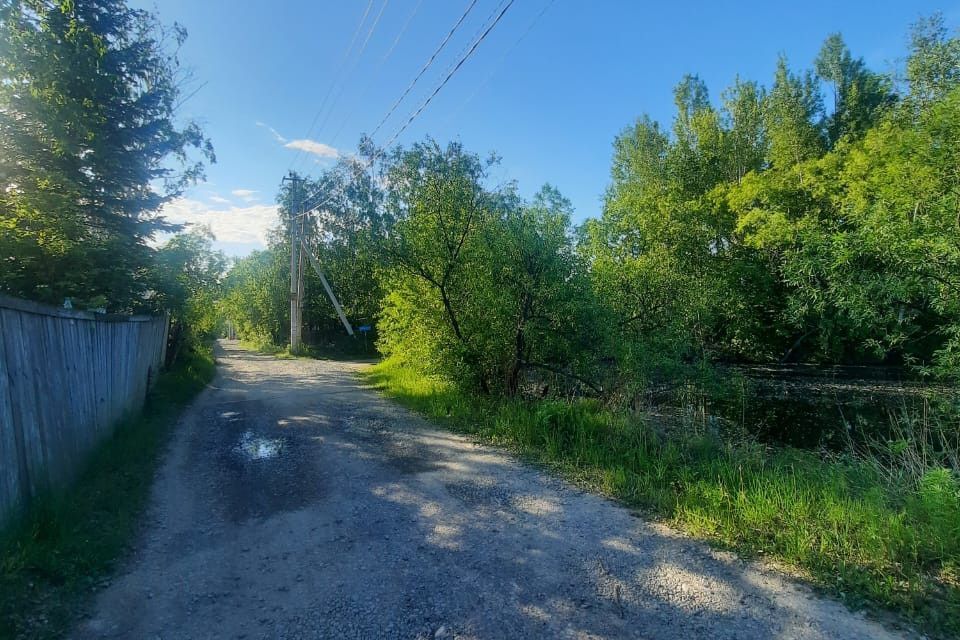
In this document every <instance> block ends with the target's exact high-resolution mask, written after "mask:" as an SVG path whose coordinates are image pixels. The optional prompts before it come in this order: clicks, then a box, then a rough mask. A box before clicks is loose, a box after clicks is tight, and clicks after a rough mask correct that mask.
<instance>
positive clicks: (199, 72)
mask: <svg viewBox="0 0 960 640" xmlns="http://www.w3.org/2000/svg"><path fill="white" fill-rule="evenodd" d="M468 2H469V0H455V1H454V0H372V2H370V1H368V0H342V1H339V2H332V1H322V2H317V1H310V0H296V1H290V2H283V3H279V2H265V1H259V0H258V1H256V2H253V1H245V2H227V1H225V0H205V1H203V2H198V1H197V0H156V1H150V2H139V0H137V2H135V4H139V5H140V6H144V7H146V8H151V9H154V10H155V11H156V12H157V13H158V14H159V15H160V18H161V20H162V21H163V22H165V23H171V22H174V21H176V22H178V23H180V24H182V25H183V26H185V27H186V29H187V31H188V33H189V38H188V40H187V42H186V44H185V45H184V47H183V49H182V51H181V59H182V61H183V62H184V63H185V64H186V65H187V66H188V67H189V68H190V69H191V70H192V72H193V75H194V77H195V79H194V80H193V83H192V87H193V88H194V89H198V90H197V92H196V94H195V95H193V96H192V97H191V98H190V99H189V100H188V101H187V102H186V104H185V105H184V106H183V107H182V113H181V115H182V116H183V117H185V118H193V119H196V120H198V121H199V122H200V123H201V124H202V125H203V126H204V129H205V131H206V132H207V134H208V135H209V136H210V137H211V138H212V140H213V144H214V146H215V148H216V153H217V159H218V161H217V164H215V165H213V166H211V167H210V168H209V169H208V171H207V177H208V182H207V183H205V184H202V185H198V186H197V187H195V188H193V189H191V190H190V191H189V192H188V193H187V194H185V197H184V198H183V199H181V200H179V201H177V202H174V203H172V204H171V205H169V206H168V209H167V211H166V213H167V214H168V216H169V217H170V218H171V219H174V220H178V221H190V222H205V223H208V224H210V225H211V226H212V228H213V230H214V233H215V234H216V236H217V238H218V242H217V246H218V247H219V248H222V249H224V250H225V251H227V252H228V253H231V254H235V255H239V254H244V253H247V252H249V251H251V250H252V249H256V248H261V247H262V246H263V241H264V237H265V231H266V229H267V228H268V227H269V226H270V225H271V224H273V222H274V215H275V214H274V212H275V209H274V207H273V200H274V197H275V194H276V191H277V187H278V185H279V182H280V179H281V177H282V176H283V175H284V174H285V173H286V172H287V171H288V169H289V168H291V166H293V168H295V169H298V170H300V171H302V172H307V173H317V172H319V171H321V170H322V169H323V167H325V166H329V164H330V163H331V162H332V160H331V159H330V156H333V155H334V154H335V153H350V152H351V151H352V150H353V149H354V148H355V146H356V143H357V140H358V139H359V137H360V135H361V134H362V133H364V132H366V133H370V132H372V131H373V129H374V127H375V126H376V124H377V123H378V122H379V121H380V120H381V118H382V117H383V116H384V115H385V114H386V113H387V110H388V109H389V108H390V106H391V105H392V104H393V102H394V101H395V100H396V99H397V98H398V97H399V96H400V94H401V93H402V92H403V90H404V88H406V86H407V85H408V84H409V83H410V81H411V80H412V79H413V77H414V76H415V75H416V73H417V72H418V71H419V69H420V68H421V67H422V66H423V64H424V63H425V62H426V60H427V59H428V58H429V56H430V55H431V53H432V52H433V51H434V49H435V48H436V47H437V45H438V44H439V43H440V41H441V40H442V39H443V37H444V36H445V35H446V33H447V32H448V31H449V30H450V28H451V27H452V26H453V24H454V23H455V22H456V20H457V19H458V18H459V17H460V15H461V14H462V13H463V11H464V10H465V8H466V7H467V5H468ZM499 4H500V0H477V2H476V5H475V6H474V8H473V9H472V10H471V12H470V13H469V14H468V16H467V18H466V20H465V21H464V23H463V25H462V27H461V28H460V29H459V30H458V31H457V32H456V33H455V35H454V36H453V38H452V39H451V40H450V42H449V44H448V45H447V46H446V48H445V49H444V51H443V52H442V53H441V54H440V56H438V58H437V60H436V61H435V62H434V64H433V65H432V66H431V68H430V69H429V70H428V71H427V73H425V74H424V76H423V77H422V78H421V79H420V81H419V82H418V83H417V85H416V87H415V88H414V90H413V91H412V92H411V94H410V95H409V96H408V97H407V99H406V100H405V101H404V102H403V103H402V104H401V105H400V106H399V107H398V109H397V111H396V113H394V115H393V116H392V117H391V118H390V119H389V120H388V121H387V123H386V125H385V126H384V127H383V129H382V130H381V131H380V132H378V134H377V135H376V136H375V141H376V142H377V143H381V144H382V143H384V142H386V141H387V140H388V139H389V138H390V137H391V136H392V135H393V133H394V132H395V131H396V130H397V129H398V128H399V127H400V125H401V124H402V123H403V122H404V121H405V120H406V118H407V117H408V116H409V115H410V113H412V112H413V111H414V110H415V109H416V107H417V106H418V105H419V104H420V103H421V102H422V101H423V99H424V98H425V97H426V96H427V95H428V94H429V93H431V92H432V91H433V89H434V88H435V87H436V85H437V84H438V83H439V81H440V80H441V79H442V77H443V76H444V75H445V72H446V71H447V69H448V68H449V67H450V65H451V64H453V62H454V61H455V60H456V59H457V58H458V57H459V55H460V54H461V52H463V51H464V49H465V48H466V47H467V46H468V44H469V42H470V41H472V39H473V38H474V37H475V36H476V35H477V33H478V31H479V30H480V29H481V27H482V25H483V24H484V23H485V22H486V21H487V19H488V18H489V17H490V16H491V14H492V13H493V12H494V10H495V9H496V8H497V6H498V5H499ZM368 5H369V7H370V9H369V12H367V18H366V20H365V21H364V23H363V25H362V27H361V28H360V30H359V31H358V29H357V26H358V24H359V23H360V21H361V17H362V16H363V14H364V12H365V10H366V9H367V7H368ZM545 7H546V12H545V13H542V12H543V10H544V8H545ZM938 10H939V11H942V12H943V13H944V14H945V16H946V19H947V23H948V26H949V27H950V28H956V27H957V25H958V23H960V5H958V4H957V3H949V2H943V1H941V2H927V1H925V0H900V1H893V0H873V1H860V0H857V1H849V2H843V1H839V0H835V1H833V2H827V1H820V0H816V1H807V2H790V3H786V2H783V3H781V2H771V1H769V0H768V1H766V2H760V1H750V2H747V1H743V0H741V1H739V2H732V1H731V2H727V1H714V2H706V1H702V2H694V1H687V2H683V1H676V0H675V1H673V2H639V1H633V2H629V1H614V0H595V1H591V2H588V1H577V0H553V1H552V2H551V1H550V0H515V2H514V3H513V5H512V6H511V7H510V9H509V10H508V11H507V13H506V14H505V15H504V16H503V19H502V20H501V22H500V23H499V25H498V26H497V27H496V28H495V29H494V30H493V31H492V32H491V33H490V35H489V36H488V37H487V38H486V39H485V40H484V41H483V43H482V44H480V46H479V47H478V48H477V50H476V51H475V53H474V55H473V56H472V57H471V58H470V59H469V60H468V61H467V62H466V63H465V65H464V66H463V67H462V68H461V69H460V70H459V71H458V72H457V73H456V74H455V75H454V76H453V78H452V79H451V80H450V82H449V83H448V84H447V85H446V86H445V87H444V88H443V90H442V91H441V92H440V93H439V95H438V96H437V97H436V98H435V99H434V100H433V101H432V102H431V104H430V105H429V106H428V107H427V109H426V110H425V111H424V112H423V114H422V115H421V116H420V117H419V118H417V120H416V121H415V122H414V123H413V124H412V125H411V126H410V127H409V128H408V129H407V130H406V132H404V134H403V135H402V136H400V138H399V139H398V142H400V143H410V142H412V141H415V140H418V139H421V138H423V137H424V136H426V135H431V136H433V137H434V138H436V139H437V140H439V141H441V142H445V141H448V140H452V139H459V140H461V141H462V142H463V143H464V144H465V145H466V146H467V148H468V149H470V150H472V151H474V152H477V153H480V154H482V155H485V154H487V153H488V152H491V151H495V152H497V153H498V154H499V155H500V156H501V157H502V163H501V165H500V167H499V168H498V169H497V170H496V173H495V175H494V176H493V178H494V180H495V181H496V182H500V181H505V180H516V181H517V182H518V184H519V187H520V190H521V193H522V194H524V195H531V194H533V193H534V192H535V191H536V190H537V189H539V187H540V186H541V185H543V184H544V183H547V182H549V183H551V184H553V185H555V186H557V187H558V188H559V189H560V190H561V191H562V192H563V193H564V194H565V195H566V196H567V197H568V198H570V199H571V200H572V201H573V204H574V206H575V208H576V220H577V221H580V220H582V219H584V218H586V217H591V216H597V215H599V214H600V211H601V206H602V195H603V192H604V189H605V188H606V186H607V183H608V176H609V163H610V152H611V143H612V141H613V139H614V136H615V135H616V134H617V133H618V132H619V131H620V130H622V129H623V128H624V127H625V126H627V125H628V124H630V123H631V122H632V121H633V120H635V119H636V118H637V117H638V116H639V115H641V114H642V113H649V114H650V115H651V116H652V117H654V118H656V119H658V120H660V121H662V122H663V123H664V124H669V122H670V120H671V118H672V116H673V103H672V88H673V86H674V85H675V84H676V82H677V81H678V80H679V79H680V78H681V76H682V75H683V74H685V73H697V74H699V75H700V77H701V78H703V79H704V80H705V81H706V82H707V84H708V86H709V87H710V91H711V98H713V99H716V98H717V97H718V96H719V94H720V92H721V91H722V90H723V89H724V88H725V87H726V86H728V85H729V84H730V83H731V82H732V81H733V79H734V77H735V76H736V75H738V74H739V75H740V76H741V77H743V78H748V79H755V80H759V81H761V82H763V83H768V82H769V80H770V78H771V77H772V74H773V69H774V66H775V64H776V60H777V56H778V55H779V54H781V53H783V54H785V55H786V56H787V57H788V58H789V60H790V62H791V66H793V67H794V68H806V67H808V66H810V65H811V64H812V61H813V58H814V57H815V56H816V53H817V50H818V49H819V46H820V44H821V42H822V41H823V39H824V38H825V37H826V36H827V35H828V34H829V33H831V32H834V31H840V32H841V33H842V34H843V36H844V38H845V39H846V41H847V44H848V45H849V46H850V48H851V50H852V51H853V53H854V55H857V56H862V57H864V58H865V60H866V61H867V63H868V65H869V66H870V67H871V68H873V69H876V70H889V69H891V68H893V67H894V66H895V65H897V63H898V61H899V60H900V59H901V58H902V57H903V55H904V52H905V48H906V34H907V29H908V25H909V24H910V23H912V22H913V21H915V20H916V19H917V18H918V17H921V16H926V15H929V14H931V13H933V12H934V11H938ZM378 16H379V20H377V17H378ZM537 16H541V17H540V18H539V19H537ZM374 22H376V26H375V27H374V28H373V29H372V30H371V26H372V25H373V24H374ZM405 26H406V29H404V27H405ZM531 26H532V28H531ZM355 33H356V34H358V35H357V38H356V40H354V47H353V50H352V52H351V55H350V56H349V57H347V58H346V62H345V63H344V54H345V53H346V52H347V50H348V47H349V45H350V43H351V41H352V39H353V37H354V34H355ZM368 34H369V39H368V37H367V36H368ZM524 34H526V35H525V36H524ZM398 36H399V40H398ZM521 36H524V37H522V39H521ZM364 42H366V46H365V47H362V55H358V54H361V45H362V44H363V43H364ZM391 49H392V50H391ZM388 52H389V56H388V55H387V54H388ZM327 95H329V96H330V98H329V99H328V100H327V103H326V105H325V108H324V109H323V110H322V111H321V110H320V107H321V106H322V104H323V99H324V97H325V96H327ZM334 98H336V99H334ZM318 112H319V117H317V114H318ZM314 118H317V125H318V126H316V127H314V128H313V130H310V124H311V122H312V121H313V120H314ZM321 124H322V125H323V126H319V125H321ZM297 141H299V142H297ZM305 141H306V142H305ZM291 147H301V148H307V149H310V150H311V152H308V153H305V152H300V151H298V150H297V149H296V148H291ZM295 160H296V162H294V161H295Z"/></svg>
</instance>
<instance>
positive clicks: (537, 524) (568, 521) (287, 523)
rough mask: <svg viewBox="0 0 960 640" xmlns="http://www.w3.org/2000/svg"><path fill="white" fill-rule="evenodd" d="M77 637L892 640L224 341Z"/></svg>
mask: <svg viewBox="0 0 960 640" xmlns="http://www.w3.org/2000/svg"><path fill="white" fill-rule="evenodd" d="M218 360H219V373H218V375H217V378H216V380H215V381H214V382H213V384H212V385H211V386H210V387H209V388H208V389H206V390H205V391H204V392H203V393H202V394H201V395H200V396H199V397H198V398H197V400H196V401H195V402H194V403H193V405H192V406H191V407H190V408H189V409H188V410H187V411H186V413H185V414H184V416H183V417H182V419H181V420H180V423H179V424H178V426H177V429H176V433H175V435H174V438H173V441H172V444H171V447H170V449H169V451H168V452H167V454H166V459H165V461H164V464H163V467H162V469H161V471H160V473H159V475H158V478H157V480H156V483H155V485H154V488H153V495H152V498H151V506H150V510H149V514H148V516H147V519H146V522H145V524H144V529H143V533H142V535H141V536H140V538H139V540H138V541H137V543H136V548H135V550H134V552H133V553H132V554H131V557H130V558H129V560H128V561H127V562H126V564H125V565H124V567H123V568H122V569H121V571H120V572H119V574H118V575H117V576H116V577H115V578H114V579H113V580H112V581H111V582H110V584H109V585H107V586H106V587H105V588H104V589H103V590H102V591H101V592H100V593H99V594H98V596H97V598H96V602H95V604H94V605H93V607H92V610H91V611H90V613H89V615H88V616H87V617H86V618H85V619H84V620H83V621H82V622H81V623H80V625H79V626H78V627H77V629H76V630H75V632H74V637H76V638H137V639H140V638H143V639H155V638H196V639H200V638H337V639H340V638H422V639H427V638H509V639H514V638H650V639H654V638H682V639H684V640H691V639H694V638H711V639H715V638H737V639H742V638H757V639H761V638H762V639H767V638H784V639H786V638H893V637H897V636H896V634H895V633H894V632H891V631H889V630H886V629H884V628H883V627H881V626H879V625H878V624H876V623H875V622H872V621H870V620H867V619H865V618H864V617H863V616H861V615H859V614H855V613H851V612H849V611H848V610H847V609H845V608H844V607H843V606H842V605H840V604H838V603H836V602H833V601H831V600H828V599H823V598H821V597H818V596H816V595H815V594H813V593H812V592H811V591H810V590H809V589H807V588H805V587H803V586H801V585H798V584H796V583H794V582H792V581H791V580H789V579H786V578H784V577H782V576H780V575H779V574H778V573H776V572H775V571H772V570H769V569H765V568H764V567H762V566H760V565H758V564H756V563H745V562H742V561H740V560H738V559H737V558H736V557H735V556H733V555H731V554H725V553H718V552H715V551H711V550H710V549H708V548H707V547H706V546H705V545H703V544H701V543H698V542H696V541H693V540H690V539H687V538H684V537H683V536H681V535H679V534H677V533H674V532H672V531H671V530H670V529H668V528H666V527H664V526H661V525H657V524H652V523H648V522H645V521H644V520H642V519H640V518H637V517H635V516H633V515H632V514H631V513H630V512H629V511H628V510H626V509H624V508H621V507H619V506H617V505H615V504H613V503H612V502H610V501H608V500H605V499H603V498H600V497H597V496H594V495H590V494H587V493H584V492H582V491H580V490H578V489H576V488H574V487H571V486H570V485H568V484H566V483H565V482H563V481H561V480H558V479H557V478H554V477H552V476H551V475H549V474H548V473H545V472H542V471H539V470H536V469H533V468H530V467H529V466H526V465H524V464H522V463H520V462H518V461H516V460H514V459H513V458H511V457H510V456H509V455H507V454H505V453H503V452H501V451H498V450H496V449H492V448H490V447H486V446H483V445H479V444H476V443H474V442H472V441H471V440H470V439H468V438H464V437H461V436H457V435H452V434H450V433H446V432H443V431H438V430H436V429H435V428H432V427H431V426H430V425H429V423H427V422H426V421H424V420H423V419H421V418H419V417H417V416H415V415H413V414H411V413H410V412H408V411H406V410H404V409H402V408H400V407H398V406H396V405H395V404H393V403H391V402H390V401H388V400H386V399H384V398H382V397H381V396H380V395H378V394H377V393H376V392H374V391H371V390H369V389H366V388H364V386H363V384H362V383H361V382H360V381H358V379H357V377H356V375H355V374H356V372H357V370H359V369H360V368H361V367H363V366H364V365H361V364H347V363H341V362H324V361H314V360H278V359H275V358H272V357H268V356H262V355H257V354H253V353H250V352H247V351H243V350H241V349H240V348H239V347H238V346H237V345H236V343H232V342H222V343H220V345H219V346H218Z"/></svg>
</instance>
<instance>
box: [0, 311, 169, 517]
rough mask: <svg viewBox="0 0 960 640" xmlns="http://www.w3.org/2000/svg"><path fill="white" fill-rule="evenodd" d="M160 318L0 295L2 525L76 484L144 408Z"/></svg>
mask: <svg viewBox="0 0 960 640" xmlns="http://www.w3.org/2000/svg"><path fill="white" fill-rule="evenodd" d="M168 325H169V323H168V318H167V317H165V316H110V315H103V314H93V313H89V312H85V311H72V310H66V309H60V308H57V307H50V306H47V305H41V304H37V303H34V302H27V301H25V300H19V299H16V298H10V297H8V296H3V295H0V519H4V518H6V517H7V516H8V515H10V514H11V513H12V512H13V511H14V509H15V508H16V507H18V505H22V504H25V503H26V502H27V501H29V500H30V498H31V497H32V496H35V495H36V494H37V493H38V492H40V491H43V490H44V489H46V488H50V487H57V486H62V485H63V484H64V483H66V482H69V481H70V480H72V479H73V476H74V475H75V473H76V472H77V471H78V468H79V467H80V465H82V464H83V462H84V460H85V459H86V457H87V454H88V453H89V452H90V450H91V449H92V448H93V447H94V446H95V445H96V444H97V443H99V442H100V441H101V440H102V439H103V438H104V437H106V436H107V435H109V434H110V431H111V429H112V428H113V427H114V426H116V424H117V423H118V422H119V421H120V420H122V419H123V418H124V417H127V416H129V415H132V414H135V413H137V412H139V411H140V409H141V408H142V406H143V401H144V398H145V397H146V393H147V388H148V387H149V385H150V383H151V381H152V380H153V379H154V378H155V377H156V375H157V373H158V372H159V370H160V368H161V366H162V365H163V358H164V353H165V349H166V343H167V330H168Z"/></svg>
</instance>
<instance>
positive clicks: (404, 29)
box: [330, 0, 423, 145]
mask: <svg viewBox="0 0 960 640" xmlns="http://www.w3.org/2000/svg"><path fill="white" fill-rule="evenodd" d="M422 4H423V0H417V4H416V6H414V7H413V11H411V12H410V15H409V16H407V20H406V22H404V23H403V27H401V28H400V33H398V34H397V37H396V38H395V39H394V41H393V44H391V45H390V49H388V50H387V52H386V53H385V54H384V56H383V57H382V58H380V61H379V62H378V63H377V67H376V68H375V69H374V70H373V73H371V74H370V77H369V79H368V80H367V84H366V86H365V87H364V88H363V91H361V92H360V96H359V97H358V98H357V101H358V102H360V101H362V100H363V99H364V98H365V97H366V95H367V93H368V92H369V91H370V87H372V86H373V81H374V79H375V78H376V77H377V75H378V74H379V73H380V69H382V68H383V65H384V63H385V62H386V61H387V60H389V59H390V56H391V54H393V50H394V49H396V48H397V44H399V42H400V39H401V38H402V37H403V35H404V34H405V33H406V32H407V29H408V28H409V27H410V23H411V22H413V18H414V16H416V15H417V12H418V11H419V10H420V6H421V5H422ZM351 115H353V114H352V113H350V114H347V117H346V118H344V119H343V122H342V123H341V124H340V128H339V129H337V132H336V133H335V134H333V137H332V138H330V144H331V145H333V144H335V143H336V141H337V140H338V139H339V138H340V134H341V133H343V130H344V129H345V128H346V126H347V123H349V122H350V116H351Z"/></svg>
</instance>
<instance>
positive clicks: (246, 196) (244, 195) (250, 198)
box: [211, 189, 258, 202]
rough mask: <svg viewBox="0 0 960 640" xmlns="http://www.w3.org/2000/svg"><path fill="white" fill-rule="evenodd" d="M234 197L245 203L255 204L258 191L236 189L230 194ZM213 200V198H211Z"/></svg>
mask: <svg viewBox="0 0 960 640" xmlns="http://www.w3.org/2000/svg"><path fill="white" fill-rule="evenodd" d="M230 193H231V194H233V195H234V196H236V197H238V198H240V199H241V200H243V201H244V202H255V201H256V200H257V193H258V192H257V191H253V190H252V189H234V190H233V191H231V192H230ZM211 200H213V198H211Z"/></svg>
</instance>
